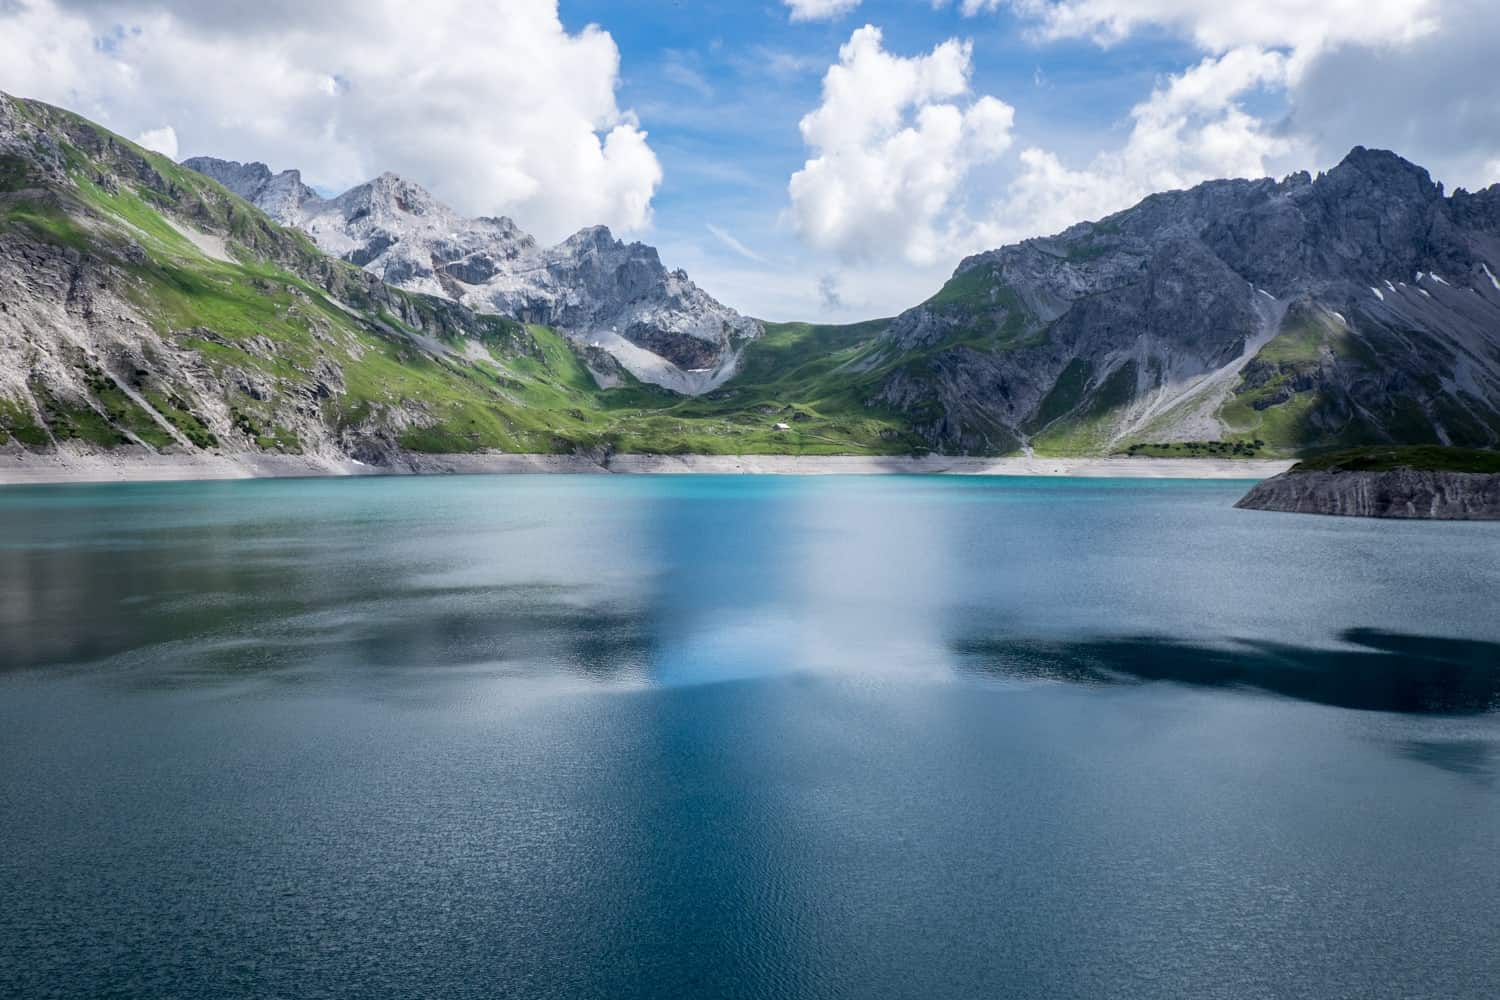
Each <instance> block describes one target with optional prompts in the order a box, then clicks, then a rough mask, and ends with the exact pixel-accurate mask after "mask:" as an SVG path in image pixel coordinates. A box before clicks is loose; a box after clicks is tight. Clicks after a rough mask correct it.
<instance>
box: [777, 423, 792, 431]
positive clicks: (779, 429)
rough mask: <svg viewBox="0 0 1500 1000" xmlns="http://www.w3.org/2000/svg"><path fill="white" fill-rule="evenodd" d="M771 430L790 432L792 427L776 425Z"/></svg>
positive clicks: (789, 425)
mask: <svg viewBox="0 0 1500 1000" xmlns="http://www.w3.org/2000/svg"><path fill="white" fill-rule="evenodd" d="M772 429H773V430H778V431H789V430H791V429H792V425H791V424H777V425H776V426H775V427H774V428H772Z"/></svg>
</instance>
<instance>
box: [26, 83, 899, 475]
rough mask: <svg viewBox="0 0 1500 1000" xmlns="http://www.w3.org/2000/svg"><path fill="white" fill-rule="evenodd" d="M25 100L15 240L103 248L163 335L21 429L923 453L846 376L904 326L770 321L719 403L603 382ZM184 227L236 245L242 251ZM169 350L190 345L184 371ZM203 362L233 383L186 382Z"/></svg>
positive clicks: (128, 292)
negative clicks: (884, 329)
mask: <svg viewBox="0 0 1500 1000" xmlns="http://www.w3.org/2000/svg"><path fill="white" fill-rule="evenodd" d="M11 107H12V108H14V109H16V111H17V112H18V113H19V114H20V115H21V116H22V118H24V120H25V121H26V122H28V123H30V125H32V126H34V127H35V128H34V136H33V139H34V144H35V156H32V155H30V153H29V152H27V153H22V154H16V153H14V152H11V153H7V154H6V155H4V156H3V157H0V239H4V240H8V241H10V242H13V243H17V244H30V245H43V246H51V247H53V248H55V249H56V250H58V251H67V252H73V253H77V254H80V255H82V258H83V259H84V260H85V261H86V262H88V263H89V264H90V265H91V266H93V267H95V268H96V269H97V270H98V271H99V273H100V274H101V275H105V276H106V277H105V279H104V280H105V281H106V282H107V283H108V285H109V287H110V288H111V290H112V291H113V292H114V293H115V294H117V295H118V296H119V297H120V298H121V299H123V300H125V301H127V302H129V303H130V304H131V306H132V307H133V308H134V310H135V311H136V312H137V313H138V314H139V315H140V316H141V317H143V318H144V319H145V320H146V322H147V323H148V324H149V326H150V328H151V331H152V333H154V334H155V336H156V337H157V338H159V343H160V345H161V346H160V347H157V346H154V345H153V344H152V343H145V342H143V343H142V344H141V345H123V346H122V347H121V349H120V353H123V354H126V355H129V356H131V357H134V358H135V359H136V360H135V361H133V362H132V364H133V365H134V367H131V365H126V366H125V367H126V368H129V369H130V370H129V371H122V370H115V369H116V368H118V367H119V366H118V365H106V366H105V367H106V368H108V369H109V370H103V369H100V368H99V367H98V366H99V364H100V362H99V361H98V359H96V358H89V357H84V356H71V354H70V356H69V357H66V358H60V360H59V364H60V365H62V366H64V367H65V368H66V369H67V372H66V377H65V378H62V379H61V381H58V382H57V384H55V385H49V384H43V383H42V382H37V383H36V384H28V386H27V390H26V392H25V393H24V394H22V395H23V396H24V397H25V398H19V397H16V398H5V391H4V390H3V389H0V435H3V437H0V444H4V443H5V442H7V441H11V440H14V441H16V442H18V443H20V444H22V445H23V446H25V447H28V448H46V447H51V446H53V445H55V444H58V443H61V442H64V441H75V442H87V443H88V444H90V445H92V446H94V447H98V448H110V447H117V446H120V445H124V444H131V445H138V446H144V447H152V448H158V449H161V448H170V447H178V448H185V447H190V446H191V447H204V448H219V449H225V450H247V449H264V450H273V451H285V452H296V451H300V450H303V449H304V448H305V447H308V446H310V445H312V444H313V443H314V442H311V441H309V440H306V438H308V437H310V436H311V437H319V438H321V439H324V443H325V444H326V443H328V442H338V443H339V447H348V448H353V447H354V445H357V443H358V442H359V441H361V440H380V441H386V442H387V443H391V442H393V443H394V445H396V446H399V447H400V448H403V449H406V450H411V451H419V452H467V451H476V450H488V449H494V450H503V451H513V452H573V451H578V450H596V449H600V450H602V449H612V450H617V451H633V452H667V453H707V454H714V453H718V454H731V453H776V454H802V453H806V454H828V453H855V454H858V453H893V452H902V451H907V450H911V448H912V447H913V442H912V440H911V439H909V438H908V437H907V436H906V435H905V428H904V424H903V423H902V422H901V421H900V420H899V419H898V418H896V417H894V416H893V415H890V414H882V413H880V412H879V411H878V410H876V409H873V408H871V407H869V406H866V405H865V403H864V402H863V401H862V399H861V396H860V393H859V391H858V387H857V386H854V385H852V384H851V382H850V380H849V379H846V378H844V377H843V376H842V375H841V374H840V371H839V369H840V367H841V366H842V365H844V364H846V362H847V361H848V360H849V359H850V358H851V357H853V355H855V354H856V353H858V352H859V351H860V350H861V349H862V348H863V347H864V346H866V345H868V343H869V342H870V341H871V339H872V338H873V337H874V336H875V334H876V333H877V332H878V331H879V329H880V327H881V325H882V324H879V323H868V324H860V325H857V326H852V327H829V326H809V325H806V324H783V325H775V324H772V325H769V326H768V329H767V335H766V337H765V338H764V339H762V340H758V341H753V342H751V343H750V344H748V345H747V347H746V349H745V353H744V356H743V373H742V374H741V375H739V376H738V377H737V378H736V379H735V380H734V381H733V382H732V383H731V386H730V387H727V388H725V389H721V390H720V391H719V392H717V393H714V394H712V395H711V396H709V397H703V398H688V397H682V396H678V395H675V394H672V393H669V392H666V391H664V390H659V389H656V388H654V387H651V386H646V385H643V384H640V383H637V382H634V381H633V380H630V379H628V378H627V379H626V384H624V385H622V386H620V387H617V388H613V389H609V390H600V389H598V388H597V387H596V386H595V384H594V382H593V379H592V376H591V375H590V374H589V372H588V370H587V369H586V368H585V367H584V365H583V363H582V360H581V359H580V357H579V356H578V354H577V353H576V352H575V351H574V349H573V347H572V346H571V345H570V344H569V343H568V342H567V341H566V340H565V339H564V338H563V337H561V336H560V335H559V334H558V333H557V332H555V331H553V330H549V329H547V328H544V327H536V326H522V325H521V324H518V323H515V322H513V321H511V320H507V319H502V318H499V317H486V316H476V315H474V314H472V313H469V312H468V311H467V310H463V309H461V308H459V307H457V306H454V305H453V304H452V303H448V302H444V301H442V300H436V299H429V298H425V297H423V296H419V295H413V294H409V293H405V292H401V291H398V290H395V289H391V288H389V287H386V286H383V285H380V284H379V283H378V282H376V281H374V279H373V278H371V277H369V276H368V275H366V274H364V273H363V272H361V271H359V270H358V269H356V268H354V267H353V266H352V265H348V264H345V263H344V262H341V261H336V260H332V259H330V258H328V257H326V256H324V255H322V254H321V253H320V252H319V251H318V250H317V249H316V248H315V247H313V245H312V244H311V243H310V242H309V241H308V240H307V239H306V238H305V237H304V236H302V235H301V234H300V233H297V232H295V231H292V230H287V229H283V228H281V227H279V226H277V225H275V224H274V223H272V222H271V221H270V220H269V219H267V218H266V217H265V216H264V215H263V214H261V213H260V212H259V211H257V210H256V209H255V208H253V207H252V206H250V205H248V204H246V203H245V202H243V201H241V200H239V199H238V198H236V197H235V196H233V195H232V194H230V193H229V192H228V191H226V190H225V189H223V188H222V187H220V186H219V185H218V184H216V183H215V182H213V181H211V180H209V179H208V178H206V177H203V176H201V175H199V174H196V173H194V172H192V171H189V170H185V169H183V168H181V167H179V166H178V165H176V164H174V163H172V162H171V161H170V160H167V159H166V158H164V157H162V156H159V155H157V154H155V153H152V152H149V151H147V150H145V149H142V148H141V147H139V146H136V145H135V144H133V143H131V142H129V141H127V140H125V139H123V138H121V137H119V136H116V135H113V134H112V133H109V132H108V131H106V130H104V129H102V128H99V127H98V126H95V125H93V124H92V123H90V122H87V121H86V120H84V119H82V118H80V117H78V116H76V115H73V114H71V113H69V112H66V111H62V110H59V109H56V108H52V107H50V106H47V105H42V104H38V103H34V102H25V101H12V102H11ZM184 227H187V228H189V229H190V230H192V231H195V232H196V233H199V234H208V235H210V236H215V237H218V238H220V239H222V241H223V245H224V247H225V249H226V250H227V259H219V257H218V256H217V255H216V254H215V252H213V250H212V248H210V249H209V250H207V251H206V250H204V249H201V248H200V244H202V242H203V241H202V239H201V238H200V239H198V240H197V241H196V242H195V241H194V240H193V239H190V238H189V237H188V236H186V235H184V233H183V228H184ZM80 322H88V320H87V318H83V319H81V320H80ZM57 349H58V350H59V351H62V352H63V353H69V352H70V351H71V349H64V348H62V347H58V348H57ZM153 351H154V352H156V353H157V354H160V353H163V352H164V351H165V352H170V353H172V354H173V355H174V356H177V355H180V357H177V359H176V360H177V363H176V364H175V365H170V364H165V363H162V359H161V358H156V357H152V356H151V355H152V352H153ZM89 366H94V370H93V371H86V370H85V369H87V368H89ZM194 366H201V367H203V368H206V369H208V371H209V372H211V374H212V379H211V381H212V382H213V383H215V384H216V386H218V387H219V388H218V389H217V390H210V391H209V392H207V393H205V391H204V387H203V386H202V385H201V384H199V383H201V382H202V381H203V380H201V379H199V380H198V381H197V382H196V383H195V382H192V381H190V380H188V379H186V378H184V377H182V372H183V371H185V370H187V369H191V368H193V367H194ZM174 372H175V373H176V374H174ZM54 380H55V379H54ZM856 381H857V380H856ZM310 411H311V412H310ZM216 414H217V415H218V416H217V418H216V416H215V415H216ZM778 423H784V424H787V425H788V426H789V427H790V428H791V429H790V430H782V431H778V430H776V429H775V425H776V424H778Z"/></svg>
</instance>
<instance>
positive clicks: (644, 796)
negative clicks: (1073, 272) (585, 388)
mask: <svg viewBox="0 0 1500 1000" xmlns="http://www.w3.org/2000/svg"><path fill="white" fill-rule="evenodd" d="M1244 488H1245V487H1244V484H1236V483H1206V482H1169V481H1139V480H1137V481H1123V480H1122V481H1108V480H1103V481H1101V480H1051V479H989V480H987V479H943V478H917V477H912V478H907V477H849V478H808V479H798V478H755V477H723V478H720V477H709V476H694V477H661V478H657V477H642V478H628V477H568V476H538V477H463V478H453V479H380V480H305V481H261V482H248V483H197V484H173V485H131V486H109V487H19V488H8V489H4V490H0V845H3V850H0V995H4V996H12V995H15V996H28V997H30V996H37V997H42V996H59V997H62V996H68V997H73V996H118V997H163V996H176V997H265V996H289V997H291V996H295V997H320V996H330V997H332V996H340V997H343V996H348V997H379V996H402V997H405V996H417V995H422V996H474V997H491V996H517V997H601V998H603V997H610V998H614V997H633V996H640V997H707V996H728V997H765V998H770V997H789V996H792V997H818V998H822V997H861V998H863V997H911V996H921V997H993V996H1022V997H1079V996H1087V997H1128V998H1155V997H1162V996H1193V997H1226V998H1228V997H1234V998H1243V997H1309V998H1311V997H1316V998H1320V1000H1321V998H1331V997H1346V996H1347V997H1443V998H1468V997H1473V998H1481V997H1483V998H1488V997H1493V996H1496V995H1500V949H1497V948H1496V947H1495V942H1496V941H1497V940H1500V903H1497V900H1500V785H1497V775H1500V714H1497V711H1496V709H1497V707H1500V600H1497V595H1500V531H1497V530H1496V528H1495V527H1494V526H1491V525H1484V524H1421V523H1394V522H1376V521H1361V520H1344V519H1323V518H1312V517H1299V516H1295V515H1280V514H1269V513H1259V512H1249V511H1236V510H1233V509H1232V508H1231V506H1230V505H1231V504H1232V503H1233V501H1234V500H1235V499H1236V498H1237V497H1238V496H1239V495H1240V494H1241V493H1242V492H1243V491H1244Z"/></svg>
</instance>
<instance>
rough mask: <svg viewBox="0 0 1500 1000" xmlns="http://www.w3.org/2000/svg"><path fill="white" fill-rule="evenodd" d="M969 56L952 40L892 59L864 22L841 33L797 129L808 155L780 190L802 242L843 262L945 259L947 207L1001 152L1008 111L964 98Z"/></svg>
mask: <svg viewBox="0 0 1500 1000" xmlns="http://www.w3.org/2000/svg"><path fill="white" fill-rule="evenodd" d="M971 55H972V49H971V46H970V45H969V43H967V42H960V41H958V40H956V39H950V40H949V41H946V42H943V43H942V44H941V45H938V46H937V47H936V48H934V49H933V50H932V51H931V52H930V53H928V54H926V55H920V56H913V57H903V56H899V55H894V54H892V53H889V52H887V51H886V50H885V48H884V47H883V44H882V37H881V32H880V29H879V28H876V27H873V26H871V25H866V26H865V27H863V28H860V29H859V30H857V31H855V32H854V33H853V35H851V36H850V38H849V41H848V42H847V43H845V44H844V46H843V47H842V48H840V49H839V61H838V63H837V64H836V65H834V66H832V67H830V68H829V70H828V73H827V75H826V76H825V77H824V79H823V93H822V103H821V104H820V105H819V106H818V108H817V109H816V110H814V111H812V112H811V113H809V114H808V115H807V116H806V117H804V118H803V119H802V122H801V126H800V127H801V131H802V137H803V141H804V142H805V143H806V144H807V146H808V147H809V149H810V151H811V152H812V154H813V155H812V157H811V158H810V159H808V160H807V162H806V163H805V164H804V165H803V167H802V169H801V170H799V171H797V172H796V173H795V174H793V175H792V178H791V181H790V183H789V185H788V190H789V193H790V196H791V217H792V221H793V223H794V225H795V226H796V229H797V231H798V233H799V234H800V235H801V236H802V238H803V239H804V240H806V241H807V242H808V243H810V244H812V245H813V246H816V247H819V248H822V249H826V250H833V251H835V252H837V253H839V254H840V255H841V256H843V257H846V258H851V259H858V258H870V257H878V256H883V255H885V254H886V253H888V252H892V251H894V252H897V253H900V254H902V255H904V256H905V257H906V259H907V260H909V261H910V262H912V263H914V264H918V265H921V264H928V263H931V262H932V261H933V260H935V259H937V258H938V257H939V256H940V255H942V254H944V253H945V252H946V250H947V248H948V247H949V246H951V244H952V242H953V239H954V233H955V231H956V230H957V229H959V228H961V227H962V226H963V225H964V224H965V223H964V220H963V218H962V214H961V211H960V206H958V205H957V204H956V195H957V194H958V193H959V192H960V189H961V186H962V185H963V183H964V181H965V179H966V178H967V177H968V176H969V175H970V174H971V173H972V172H973V171H974V170H975V169H976V168H977V167H979V166H981V165H983V164H985V163H989V162H993V161H994V160H996V159H998V158H999V157H1000V155H1001V154H1002V153H1004V152H1005V150H1006V149H1008V148H1009V146H1010V144H1011V124H1012V121H1013V119H1014V111H1013V109H1012V108H1011V107H1010V106H1009V105H1007V104H1005V103H1004V102H1002V101H1000V100H997V99H996V98H994V97H980V98H978V99H977V100H966V98H967V97H968V95H969V73H970V59H971Z"/></svg>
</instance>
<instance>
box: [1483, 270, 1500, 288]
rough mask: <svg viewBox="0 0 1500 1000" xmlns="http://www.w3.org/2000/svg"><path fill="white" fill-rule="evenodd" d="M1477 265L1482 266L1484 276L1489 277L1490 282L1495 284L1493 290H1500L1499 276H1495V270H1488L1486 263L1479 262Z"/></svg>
mask: <svg viewBox="0 0 1500 1000" xmlns="http://www.w3.org/2000/svg"><path fill="white" fill-rule="evenodd" d="M1479 266H1480V267H1482V268H1484V276H1485V277H1486V278H1489V279H1490V284H1492V285H1494V286H1495V291H1497V292H1500V278H1496V277H1495V272H1493V271H1491V270H1490V266H1489V265H1488V264H1480V265H1479Z"/></svg>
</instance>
